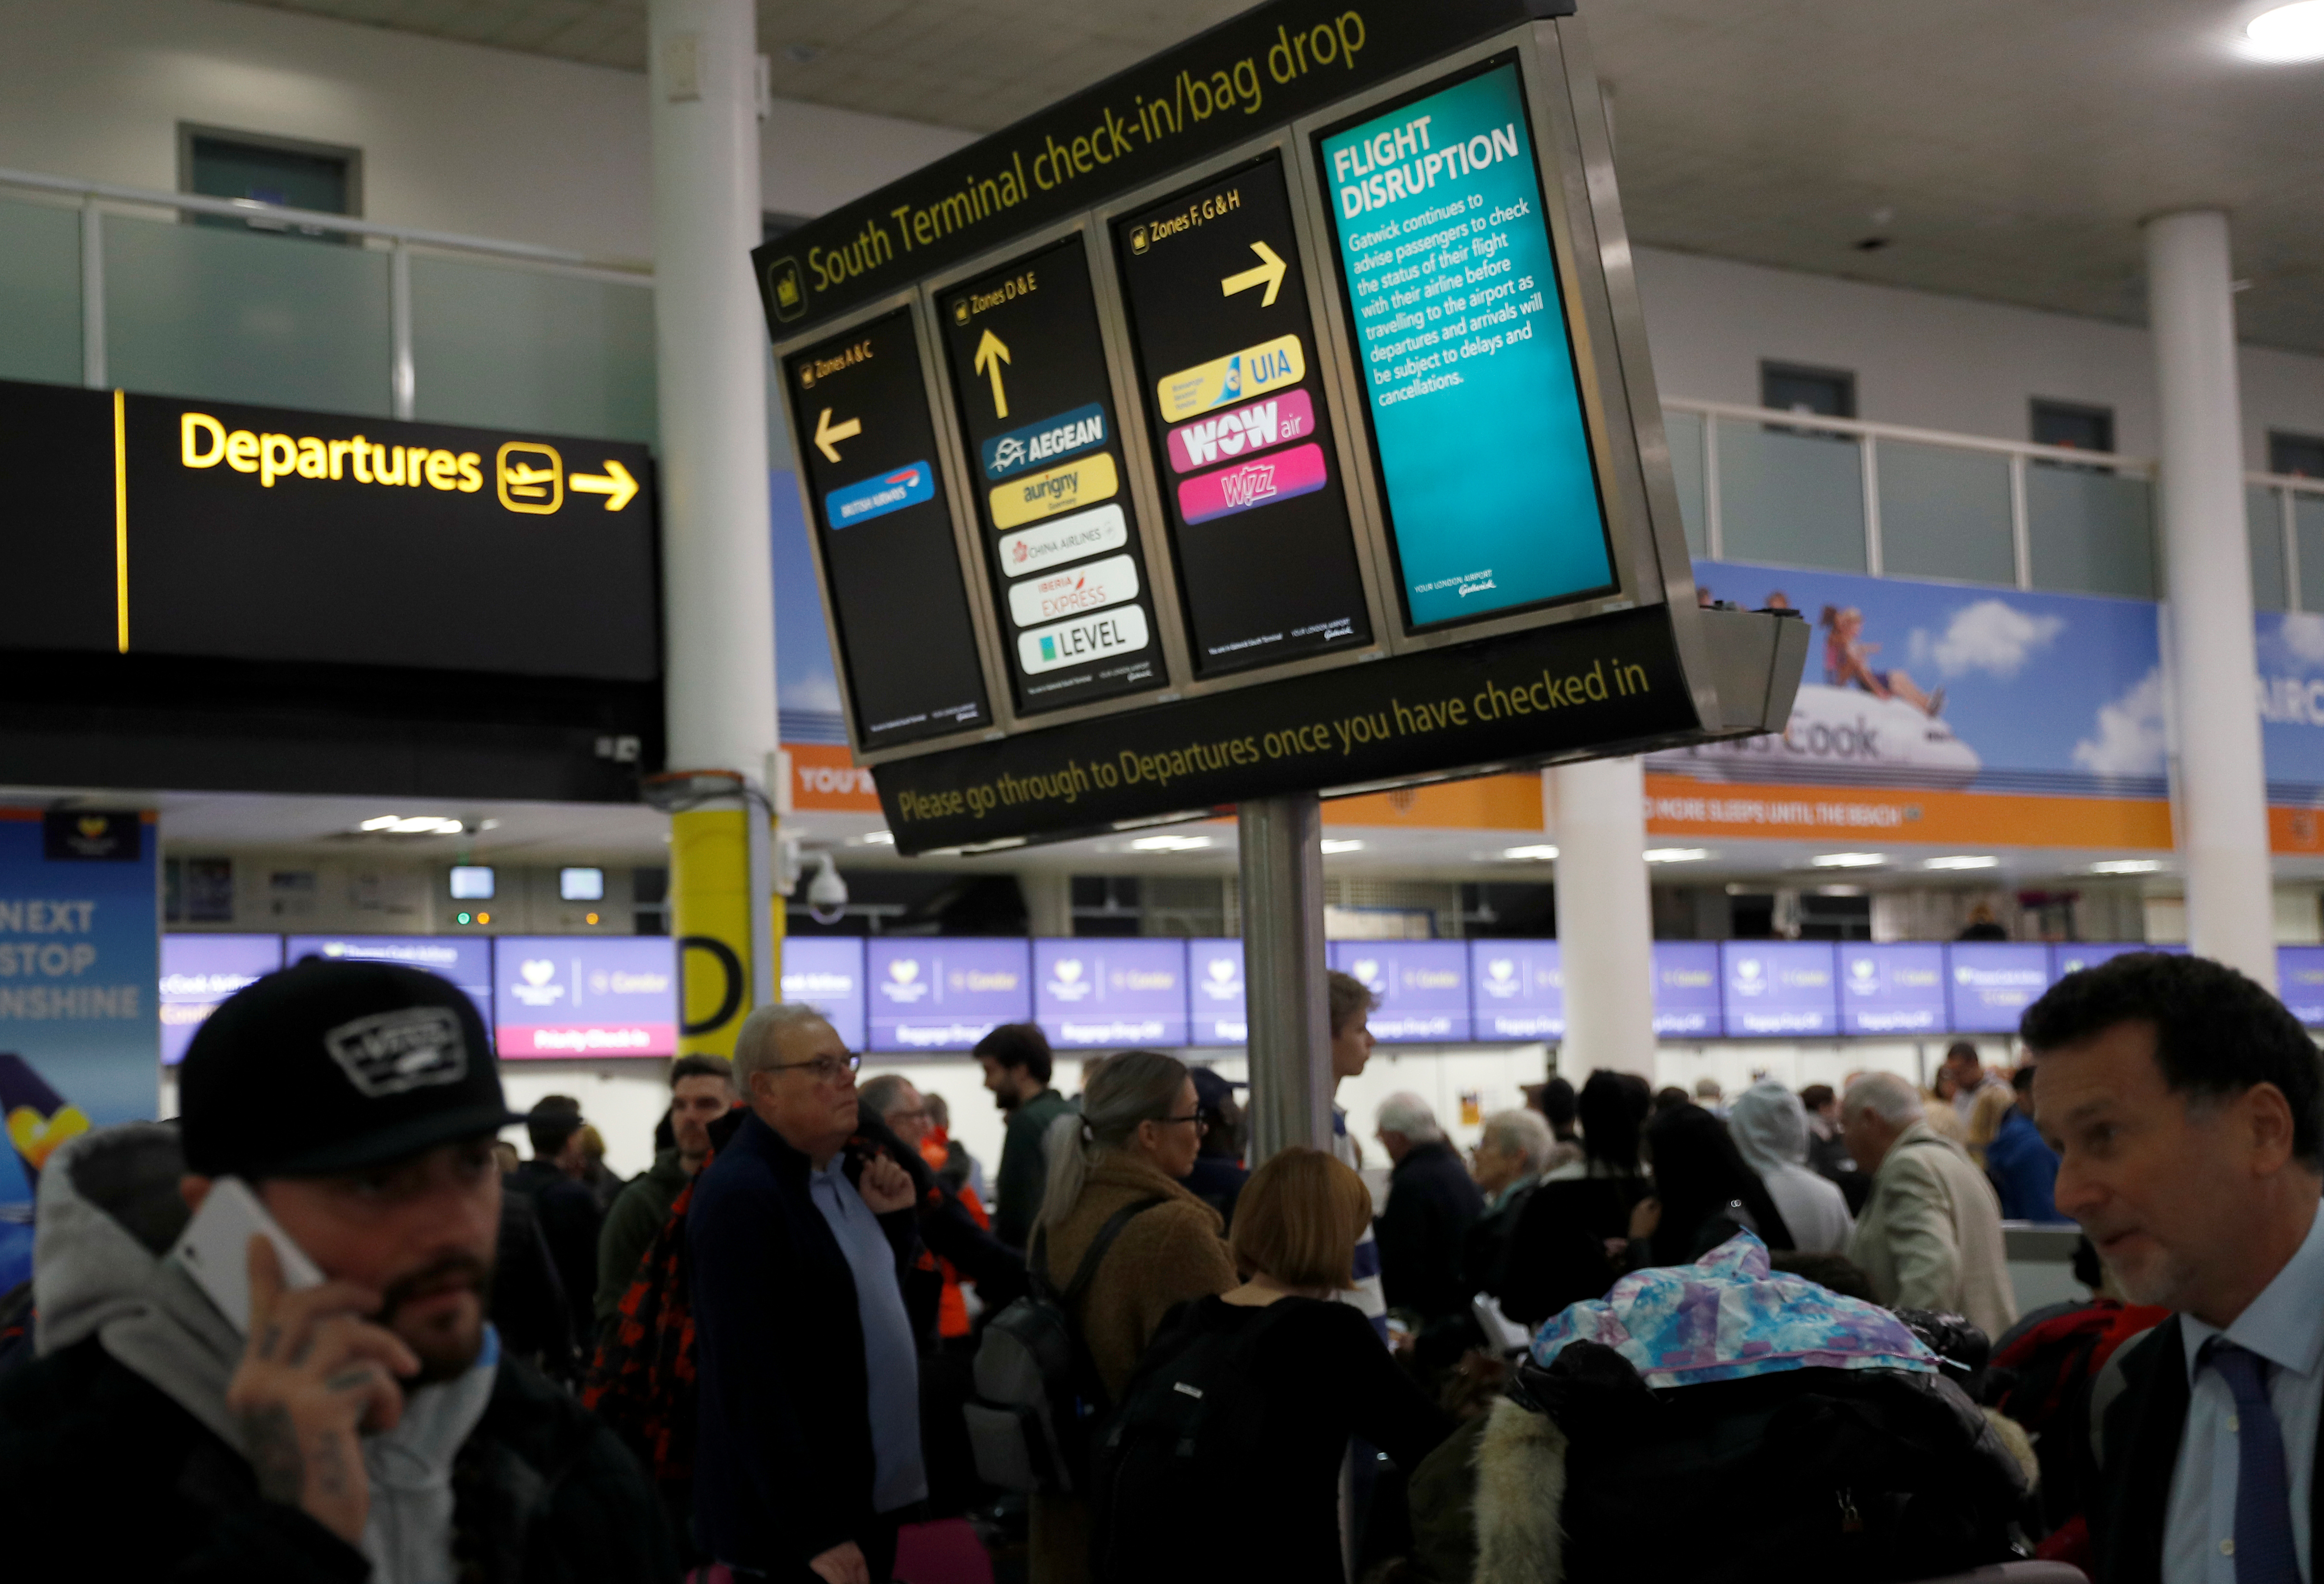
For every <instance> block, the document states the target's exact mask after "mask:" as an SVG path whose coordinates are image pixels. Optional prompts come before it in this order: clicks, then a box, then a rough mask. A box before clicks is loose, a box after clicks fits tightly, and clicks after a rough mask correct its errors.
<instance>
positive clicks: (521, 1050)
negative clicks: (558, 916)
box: [493, 935, 678, 1058]
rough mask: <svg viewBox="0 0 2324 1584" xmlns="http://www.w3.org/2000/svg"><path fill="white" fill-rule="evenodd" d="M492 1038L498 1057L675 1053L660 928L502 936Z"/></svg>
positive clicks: (673, 988) (674, 1002)
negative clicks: (656, 931) (635, 931)
mask: <svg viewBox="0 0 2324 1584" xmlns="http://www.w3.org/2000/svg"><path fill="white" fill-rule="evenodd" d="M493 1014H494V1017H493V1022H494V1034H493V1044H494V1045H495V1046H496V1047H497V1048H498V1049H499V1051H500V1054H502V1055H503V1056H505V1057H512V1058H523V1057H539V1056H669V1055H675V1054H678V953H677V948H676V946H675V944H674V943H672V942H671V940H670V939H669V936H667V935H629V936H622V935H503V936H501V937H500V938H499V939H498V940H496V941H494V942H493Z"/></svg>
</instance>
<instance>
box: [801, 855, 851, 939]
mask: <svg viewBox="0 0 2324 1584" xmlns="http://www.w3.org/2000/svg"><path fill="white" fill-rule="evenodd" d="M846 911H847V882H846V881H845V880H844V879H840V878H839V870H838V868H837V867H836V866H835V864H833V862H832V861H831V854H830V853H828V852H819V853H817V854H816V870H815V878H814V879H811V880H809V881H807V916H808V917H809V918H812V919H814V920H815V921H816V923H817V924H837V923H838V922H839V920H840V916H841V915H842V914H844V913H845V912H846Z"/></svg>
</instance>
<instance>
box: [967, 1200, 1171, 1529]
mask: <svg viewBox="0 0 2324 1584" xmlns="http://www.w3.org/2000/svg"><path fill="white" fill-rule="evenodd" d="M1161 1202H1163V1201H1162V1199H1161V1198H1160V1197H1159V1196H1157V1197H1156V1198H1153V1199H1146V1200H1140V1201H1139V1202H1138V1203H1136V1204H1126V1205H1124V1206H1122V1207H1121V1208H1120V1210H1118V1211H1114V1212H1113V1214H1112V1215H1111V1216H1110V1217H1108V1218H1107V1220H1106V1223H1105V1225H1104V1226H1102V1227H1101V1228H1099V1229H1098V1233H1097V1236H1096V1237H1095V1238H1093V1239H1091V1240H1090V1246H1089V1252H1087V1253H1086V1254H1084V1255H1083V1256H1082V1262H1081V1265H1080V1267H1079V1268H1077V1269H1076V1270H1075V1271H1074V1276H1073V1280H1072V1281H1070V1282H1068V1283H1066V1284H1065V1291H1064V1292H1062V1293H1060V1292H1057V1291H1056V1289H1055V1288H1053V1287H1052V1286H1051V1285H1050V1284H1049V1278H1048V1274H1047V1273H1048V1266H1049V1261H1048V1229H1047V1227H1046V1226H1045V1227H1040V1228H1037V1229H1035V1231H1034V1233H1033V1249H1032V1257H1031V1258H1030V1259H1028V1260H1027V1261H1026V1262H1025V1263H1026V1268H1025V1276H1026V1282H1027V1285H1028V1286H1029V1287H1030V1288H1031V1291H1030V1292H1029V1293H1028V1294H1027V1295H1026V1296H1024V1297H1022V1298H1019V1299H1018V1300H1017V1301H1016V1302H1015V1303H1011V1304H1010V1305H1009V1307H1008V1308H1006V1309H1004V1310H1002V1311H1001V1312H1000V1313H999V1314H998V1315H997V1316H995V1317H994V1318H993V1320H992V1321H991V1322H990V1323H989V1324H988V1325H986V1327H985V1328H984V1337H983V1340H982V1341H980V1342H979V1343H978V1344H977V1349H976V1364H975V1369H974V1379H975V1390H976V1395H975V1398H974V1400H973V1401H971V1402H969V1403H967V1404H964V1405H963V1407H962V1413H963V1414H964V1416H965V1417H966V1419H967V1421H968V1441H969V1447H970V1450H972V1451H973V1452H974V1454H975V1457H976V1472H977V1476H978V1478H981V1479H982V1480H984V1482H985V1483H986V1484H988V1485H997V1486H999V1487H1001V1488H1002V1489H1004V1490H1016V1491H1028V1492H1029V1491H1036V1490H1046V1491H1057V1492H1067V1493H1073V1494H1076V1495H1077V1494H1080V1493H1081V1492H1083V1491H1084V1489H1085V1488H1086V1487H1087V1485H1088V1469H1089V1463H1088V1452H1089V1423H1090V1421H1091V1420H1093V1418H1095V1417H1096V1415H1097V1414H1099V1413H1100V1412H1101V1411H1102V1407H1103V1405H1104V1403H1105V1388H1104V1387H1103V1386H1102V1385H1101V1384H1100V1382H1099V1380H1098V1376H1097V1367H1096V1366H1095V1365H1094V1364H1093V1363H1092V1362H1091V1359H1090V1356H1089V1349H1087V1348H1085V1347H1084V1346H1083V1344H1082V1339H1081V1331H1080V1330H1079V1328H1078V1327H1076V1326H1075V1325H1074V1319H1073V1315H1074V1306H1075V1305H1077V1304H1078V1303H1080V1302H1081V1300H1082V1297H1083V1295H1084V1294H1086V1293H1087V1292H1088V1291H1089V1287H1090V1284H1091V1283H1092V1282H1093V1281H1095V1280H1096V1279H1097V1270H1098V1266H1099V1264H1100V1262H1101V1261H1102V1260H1103V1259H1104V1258H1105V1255H1106V1250H1107V1249H1109V1248H1112V1247H1113V1240H1114V1239H1116V1238H1118V1237H1120V1235H1121V1229H1122V1228H1124V1227H1126V1226H1128V1225H1129V1224H1130V1221H1131V1220H1133V1219H1135V1218H1136V1217H1138V1216H1140V1215H1143V1214H1144V1213H1145V1212H1146V1211H1149V1210H1152V1209H1153V1208H1154V1207H1155V1206H1156V1205H1157V1204H1160V1203H1161Z"/></svg>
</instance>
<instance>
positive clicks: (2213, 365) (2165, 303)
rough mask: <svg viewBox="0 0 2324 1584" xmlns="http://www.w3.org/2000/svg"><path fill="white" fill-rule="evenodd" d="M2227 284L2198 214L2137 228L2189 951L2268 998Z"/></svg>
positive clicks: (2220, 238)
mask: <svg viewBox="0 0 2324 1584" xmlns="http://www.w3.org/2000/svg"><path fill="white" fill-rule="evenodd" d="M2233 273H2234V272H2233V270H2232V268H2231V266H2230V260H2229V257H2228V247H2227V216H2225V215H2223V214H2220V213H2218V211H2216V210H2202V211H2197V212H2193V213H2187V214H2176V215H2164V216H2159V217H2157V218H2155V219H2153V220H2149V221H2148V222H2147V223H2146V281H2147V288H2146V289H2147V304H2148V307H2147V313H2148V318H2149V320H2150V321H2151V323H2152V324H2153V332H2154V374H2155V384H2156V386H2157V388H2158V391H2159V393H2160V395H2161V398H2162V409H2163V468H2162V487H2161V503H2162V516H2163V564H2164V566H2166V567H2167V568H2168V580H2167V587H2166V593H2167V594H2168V597H2169V600H2170V622H2169V629H2170V642H2171V657H2170V658H2171V671H2172V706H2173V707H2172V720H2173V723H2174V725H2175V727H2176V731H2177V751H2178V763H2177V772H2178V773H2177V776H2176V778H2175V780H2176V791H2177V796H2178V799H2179V806H2178V810H2177V814H2178V820H2177V824H2178V832H2179V855H2180V862H2181V866H2182V868H2183V870H2184V871H2185V875H2186V881H2187V926H2188V938H2189V941H2190V944H2192V945H2193V947H2194V949H2195V951H2197V952H2198V953H2201V954H2202V955H2203V956H2206V957H2214V958H2217V959H2218V961H2220V962H2225V963H2227V964H2229V965H2230V966H2232V967H2235V968H2238V969H2241V970H2242V971H2243V972H2246V973H2247V974H2249V975H2251V976H2252V977H2253V978H2254V979H2256V980H2258V981H2260V982H2261V983H2262V984H2264V985H2266V986H2268V987H2269V988H2270V989H2273V988H2274V985H2275V933H2274V904H2273V895H2272V890H2273V888H2272V884H2271V880H2270V875H2269V867H2268V845H2267V784H2266V769H2265V767H2264V763H2263V761H2262V759H2261V754H2260V732H2259V714H2258V708H2257V705H2256V699H2257V695H2258V677H2257V669H2256V665H2255V658H2254V656H2253V652H2252V593H2251V563H2250V558H2249V555H2248V553H2247V551H2246V539H2245V527H2244V468H2243V404H2242V401H2241V399H2240V396H2239V392H2238V388H2237V385H2236V317H2235V299H2234V296H2233V289H2232V285H2231V281H2232V279H2233Z"/></svg>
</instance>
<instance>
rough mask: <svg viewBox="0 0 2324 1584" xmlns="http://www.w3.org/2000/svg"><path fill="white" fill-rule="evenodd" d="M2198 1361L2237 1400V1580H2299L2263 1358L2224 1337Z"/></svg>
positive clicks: (2282, 1583) (2288, 1484)
mask: <svg viewBox="0 0 2324 1584" xmlns="http://www.w3.org/2000/svg"><path fill="white" fill-rule="evenodd" d="M2202 1362H2204V1363H2207V1364H2209V1366H2210V1367H2211V1368H2213V1369H2214V1370H2216V1371H2218V1377H2219V1378H2220V1379H2221V1380H2223V1381H2225V1382H2227V1390H2228V1392H2229V1393H2231V1394H2232V1395H2234V1397H2235V1400H2236V1584H2300V1560H2299V1555H2298V1552H2296V1551H2295V1550H2294V1549H2293V1547H2292V1481H2291V1478H2290V1476H2289V1475H2287V1474H2286V1472H2285V1470H2284V1463H2283V1429H2282V1426H2281V1425H2279V1424H2278V1423H2276V1422H2275V1408H2274V1406H2273V1404H2271V1403H2269V1402H2268V1400H2267V1360H2266V1359H2264V1358H2261V1357H2260V1356H2259V1355H2258V1354H2256V1353H2254V1352H2252V1351H2250V1350H2249V1349H2244V1348H2238V1347H2236V1345H2235V1344H2234V1343H2233V1342H2230V1341H2228V1340H2227V1339H2226V1338H2224V1337H2213V1338H2212V1339H2211V1340H2209V1341H2208V1342H2205V1343H2204V1344H2203V1352H2202Z"/></svg>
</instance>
